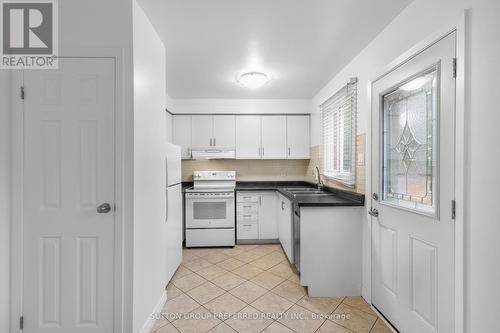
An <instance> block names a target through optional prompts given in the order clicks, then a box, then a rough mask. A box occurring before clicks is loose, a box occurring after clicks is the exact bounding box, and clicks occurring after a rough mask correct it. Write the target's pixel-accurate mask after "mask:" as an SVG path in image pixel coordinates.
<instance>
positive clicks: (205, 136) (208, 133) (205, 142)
mask: <svg viewBox="0 0 500 333" xmlns="http://www.w3.org/2000/svg"><path fill="white" fill-rule="evenodd" d="M191 123H192V132H191V144H192V147H193V148H195V149H196V148H205V147H211V146H212V142H213V135H212V134H213V116H211V115H207V116H205V115H193V116H192V120H191Z"/></svg>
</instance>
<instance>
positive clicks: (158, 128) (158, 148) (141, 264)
mask: <svg viewBox="0 0 500 333" xmlns="http://www.w3.org/2000/svg"><path fill="white" fill-rule="evenodd" d="M133 9H134V29H133V30H134V325H133V332H134V333H137V332H140V331H141V329H142V328H143V326H144V325H145V324H146V323H147V322H148V318H149V316H150V315H151V314H152V313H153V311H154V309H155V306H156V305H157V303H158V302H159V300H160V299H161V297H162V295H163V293H164V291H165V286H166V283H167V281H166V231H165V218H166V216H165V211H166V207H165V204H166V202H165V190H166V168H165V166H166V165H165V145H164V144H165V142H166V141H167V133H166V129H165V123H166V114H167V112H166V111H165V109H166V93H165V82H166V81H165V47H164V45H163V43H162V42H161V40H160V38H159V37H158V36H157V34H156V32H155V30H154V29H153V26H152V25H151V23H150V22H149V20H148V18H147V17H146V15H145V14H144V12H143V11H142V9H141V8H140V6H139V5H138V4H137V3H136V2H135V1H134V7H133Z"/></svg>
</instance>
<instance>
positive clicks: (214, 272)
mask: <svg viewBox="0 0 500 333" xmlns="http://www.w3.org/2000/svg"><path fill="white" fill-rule="evenodd" d="M226 273H227V271H226V270H225V269H224V268H221V267H219V266H217V265H211V266H208V267H206V268H203V269H200V270H199V271H197V272H196V274H198V275H200V276H202V277H203V278H205V279H207V280H209V281H211V280H213V279H215V278H216V277H218V276H221V275H222V274H226Z"/></svg>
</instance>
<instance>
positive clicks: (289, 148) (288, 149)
mask: <svg viewBox="0 0 500 333" xmlns="http://www.w3.org/2000/svg"><path fill="white" fill-rule="evenodd" d="M288 156H290V147H288Z"/></svg>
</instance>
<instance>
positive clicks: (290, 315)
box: [278, 305, 325, 333]
mask: <svg viewBox="0 0 500 333" xmlns="http://www.w3.org/2000/svg"><path fill="white" fill-rule="evenodd" d="M278 321H279V322H280V323H281V324H283V325H285V326H287V327H288V328H291V329H292V330H294V331H295V332H300V333H313V332H315V331H316V330H317V329H318V328H319V327H320V326H321V325H322V324H323V322H324V321H325V319H324V318H320V317H319V316H318V315H316V314H314V313H312V312H311V311H309V310H307V309H304V308H303V307H301V306H298V305H294V306H292V307H291V308H290V309H289V310H288V311H287V312H286V313H285V315H284V316H283V318H281V319H279V320H278Z"/></svg>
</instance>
